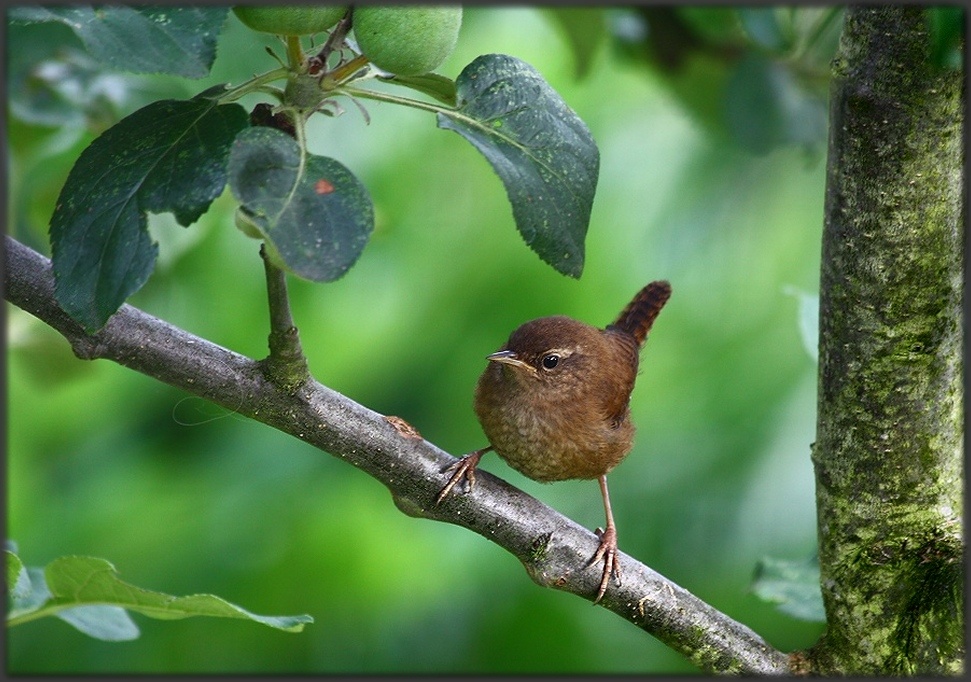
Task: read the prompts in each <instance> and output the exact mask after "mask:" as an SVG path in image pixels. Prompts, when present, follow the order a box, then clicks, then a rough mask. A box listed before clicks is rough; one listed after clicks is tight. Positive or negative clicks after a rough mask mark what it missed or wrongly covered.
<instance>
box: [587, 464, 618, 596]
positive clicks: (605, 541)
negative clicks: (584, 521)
mask: <svg viewBox="0 0 971 682" xmlns="http://www.w3.org/2000/svg"><path fill="white" fill-rule="evenodd" d="M599 481H600V492H601V494H603V498H604V511H605V512H606V513H607V527H606V528H598V529H597V537H598V538H600V546H599V547H597V552H596V554H594V555H593V558H592V559H590V561H588V562H587V566H592V565H593V564H595V563H597V562H598V561H601V560H603V562H604V572H603V577H602V578H601V579H600V589H599V590H597V598H596V599H594V600H593V603H594V604H597V603H599V602H600V600H601V598H602V597H603V596H604V592H606V591H607V583H609V582H610V576H611V575H613V576H614V580H616V581H617V584H618V585H620V564H619V563H618V562H617V528H616V527H615V526H614V515H613V512H611V511H610V495H609V494H608V493H607V476H606V475H604V476H601V477H600V478H599Z"/></svg>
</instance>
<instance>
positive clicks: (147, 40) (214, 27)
mask: <svg viewBox="0 0 971 682" xmlns="http://www.w3.org/2000/svg"><path fill="white" fill-rule="evenodd" d="M228 11H229V8H228V7H124V6H121V5H116V6H106V7H97V8H95V7H82V6H77V7H73V6H60V7H57V6H49V7H42V6H39V5H38V6H28V7H17V8H13V9H12V10H11V12H10V20H11V21H15V22H20V23H35V22H44V21H57V22H60V23H62V24H64V25H66V26H69V27H70V28H71V29H72V30H73V31H74V32H75V33H76V34H77V36H78V37H79V38H80V39H81V42H83V43H84V46H85V47H86V48H87V50H88V52H89V53H90V54H91V55H92V56H93V57H94V58H95V59H97V60H98V61H100V62H102V63H104V64H107V65H108V66H110V67H112V68H115V69H119V70H122V71H129V72H133V73H168V74H173V75H176V76H187V77H189V78H202V77H203V76H205V75H207V74H208V73H209V69H210V68H211V67H212V64H213V62H214V61H215V59H216V41H217V39H218V37H219V30H220V28H221V27H222V24H223V21H225V19H226V13H227V12H228Z"/></svg>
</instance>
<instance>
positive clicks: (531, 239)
mask: <svg viewBox="0 0 971 682" xmlns="http://www.w3.org/2000/svg"><path fill="white" fill-rule="evenodd" d="M456 86H457V94H458V101H459V107H458V109H456V110H455V111H441V112H439V113H438V127H439V128H444V129H447V130H454V131H455V132H457V133H458V134H459V135H461V136H462V137H464V138H465V139H467V140H468V141H469V142H471V143H472V145H473V146H475V148H476V149H478V150H479V151H480V152H481V153H482V154H483V155H484V156H485V157H486V159H488V161H489V163H490V164H491V165H492V167H493V169H494V170H495V171H496V173H497V174H498V175H499V177H500V178H501V179H502V182H503V184H504V185H505V187H506V193H507V194H508V196H509V202H510V203H511V204H512V211H513V217H514V218H515V220H516V227H517V228H518V229H519V233H520V234H521V235H522V236H523V239H524V240H525V241H526V244H527V245H529V247H530V248H531V249H533V251H535V252H536V253H537V254H538V255H539V257H540V258H542V259H543V260H544V261H545V262H547V263H549V264H550V265H552V266H553V267H554V268H556V270H558V271H559V272H561V273H563V274H565V275H570V276H571V277H579V276H580V274H581V273H582V272H583V257H584V239H585V238H586V234H587V226H588V224H589V222H590V211H591V208H592V206H593V198H594V194H595V193H596V190H597V176H598V173H599V171H600V152H599V151H598V149H597V145H596V143H595V142H594V140H593V136H591V134H590V131H589V130H588V129H587V126H586V125H585V124H584V123H583V121H582V120H580V117H579V116H577V115H576V113H574V111H573V110H572V109H570V107H568V106H567V105H566V103H565V102H564V101H563V99H562V98H561V97H560V96H559V94H557V92H556V91H555V90H553V88H552V87H550V85H549V83H547V82H546V81H545V80H544V79H543V77H542V76H541V75H540V74H539V72H537V71H536V69H534V68H533V67H532V66H530V65H529V64H527V63H526V62H523V61H521V60H519V59H516V58H515V57H510V56H508V55H501V54H489V55H483V56H481V57H478V58H476V59H475V60H474V61H473V62H472V63H471V64H469V65H468V66H467V67H465V69H464V70H463V71H462V73H461V74H459V77H458V79H457V80H456Z"/></svg>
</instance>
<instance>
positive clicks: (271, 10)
mask: <svg viewBox="0 0 971 682" xmlns="http://www.w3.org/2000/svg"><path fill="white" fill-rule="evenodd" d="M233 12H234V13H235V14H236V16H237V17H239V20H240V21H242V22H243V23H244V24H246V25H247V26H249V27H250V28H251V29H253V30H254V31H261V32H263V33H274V34H276V35H281V36H305V35H310V34H312V33H320V32H321V31H326V30H327V29H329V28H330V27H332V26H333V25H334V24H336V23H337V22H338V21H340V19H341V17H342V16H344V15H345V14H347V6H346V5H344V6H342V7H336V6H317V5H302V6H296V7H289V6H281V7H251V6H249V5H238V6H236V7H233Z"/></svg>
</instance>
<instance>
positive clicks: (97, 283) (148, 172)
mask: <svg viewBox="0 0 971 682" xmlns="http://www.w3.org/2000/svg"><path fill="white" fill-rule="evenodd" d="M246 125H247V115H246V111H245V110H244V109H243V108H242V107H241V106H239V105H238V104H226V105H218V104H217V103H216V102H215V101H214V100H211V99H208V98H205V97H196V98H194V99H191V100H185V101H178V100H162V101H158V102H153V103H152V104H149V105H148V106H146V107H143V108H142V109H139V110H138V111H136V112H135V113H133V114H131V115H130V116H127V117H126V118H124V119H122V120H121V121H119V122H118V123H117V124H116V125H115V126H113V127H111V128H109V129H108V130H107V131H105V133H104V134H103V135H101V136H100V137H99V138H97V139H96V140H95V141H94V142H92V143H91V145H90V146H89V147H88V148H87V149H85V150H84V152H83V153H82V154H81V157H80V158H79V159H78V160H77V163H75V165H74V167H73V168H72V169H71V173H70V175H68V178H67V182H65V184H64V188H63V189H62V190H61V194H60V197H59V198H58V201H57V206H56V207H55V209H54V215H53V217H52V218H51V249H52V260H53V268H54V277H55V280H56V294H57V300H58V302H59V303H60V304H61V307H62V308H64V310H65V311H66V312H67V313H68V314H69V315H71V317H73V318H74V319H75V320H77V321H78V322H79V323H80V324H81V325H82V326H84V328H85V329H86V330H88V331H89V332H94V331H97V330H98V329H100V328H101V327H102V326H103V325H104V323H105V322H106V321H107V319H108V318H109V317H110V316H111V314H112V313H114V312H115V311H116V310H117V309H118V307H119V306H120V305H121V304H122V303H124V301H125V299H126V298H128V296H130V295H131V294H132V293H134V292H135V291H137V290H138V289H139V288H140V287H141V286H142V285H143V284H144V283H145V281H146V280H147V279H148V276H149V275H150V274H151V272H152V268H153V266H154V263H155V256H156V252H157V246H156V245H155V244H154V243H152V241H151V239H150V237H149V235H148V231H147V229H146V226H147V221H146V217H145V213H146V212H147V211H150V212H152V213H161V212H164V211H171V212H172V213H174V214H175V216H176V219H177V220H178V221H179V223H180V224H182V225H189V224H190V223H192V222H194V221H195V220H197V219H198V218H199V216H200V215H202V214H203V213H204V212H205V211H206V210H207V209H208V208H209V204H211V203H212V201H213V199H215V198H216V197H217V196H219V194H220V193H221V192H222V190H223V187H225V185H226V160H227V157H228V155H229V149H230V145H231V144H232V140H233V138H234V137H235V136H236V133H238V132H239V131H240V130H241V129H243V128H244V127H246Z"/></svg>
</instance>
